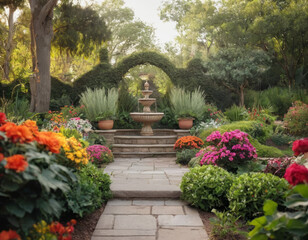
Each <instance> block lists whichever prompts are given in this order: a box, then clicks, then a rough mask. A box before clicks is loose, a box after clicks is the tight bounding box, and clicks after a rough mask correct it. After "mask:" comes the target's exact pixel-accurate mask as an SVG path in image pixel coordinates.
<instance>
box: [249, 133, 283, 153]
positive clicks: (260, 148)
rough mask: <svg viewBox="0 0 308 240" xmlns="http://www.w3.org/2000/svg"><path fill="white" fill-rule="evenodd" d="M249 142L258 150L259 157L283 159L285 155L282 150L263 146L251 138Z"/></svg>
mask: <svg viewBox="0 0 308 240" xmlns="http://www.w3.org/2000/svg"><path fill="white" fill-rule="evenodd" d="M249 141H250V142H251V144H252V145H253V146H254V147H255V148H256V151H257V154H258V157H283V156H284V155H285V154H284V153H283V152H282V151H281V150H280V149H278V148H275V147H272V146H266V145H263V144H261V143H259V142H258V140H256V139H253V138H251V137H250V138H249Z"/></svg>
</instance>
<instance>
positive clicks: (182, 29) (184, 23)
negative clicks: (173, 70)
mask: <svg viewBox="0 0 308 240" xmlns="http://www.w3.org/2000/svg"><path fill="white" fill-rule="evenodd" d="M216 4H217V3H216V1H212V0H205V1H204V0H166V1H164V2H163V4H162V6H161V13H160V18H161V19H162V20H164V21H173V22H175V23H176V28H177V30H178V33H179V35H178V36H177V38H176V40H177V42H178V44H179V45H180V49H181V55H182V59H183V64H182V65H185V63H187V62H188V61H189V60H191V59H192V58H195V57H199V58H207V57H208V56H209V55H210V54H211V50H212V48H213V46H214V39H213V36H212V35H213V32H211V31H209V29H207V28H205V26H204V22H205V20H206V19H208V18H209V17H211V16H212V14H213V13H214V12H215V11H216V9H217V6H216ZM166 50H168V49H166Z"/></svg>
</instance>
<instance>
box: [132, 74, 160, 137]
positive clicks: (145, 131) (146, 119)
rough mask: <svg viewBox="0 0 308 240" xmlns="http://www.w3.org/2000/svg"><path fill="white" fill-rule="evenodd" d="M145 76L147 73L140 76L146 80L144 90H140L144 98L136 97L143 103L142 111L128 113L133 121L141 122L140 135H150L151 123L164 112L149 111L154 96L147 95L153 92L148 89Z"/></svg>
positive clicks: (158, 119)
mask: <svg viewBox="0 0 308 240" xmlns="http://www.w3.org/2000/svg"><path fill="white" fill-rule="evenodd" d="M147 77H148V76H147V75H142V76H140V78H141V79H142V80H146V82H145V84H144V89H145V90H142V91H141V92H142V95H143V96H144V98H139V99H138V101H139V103H141V104H142V105H143V112H132V113H130V116H131V117H132V119H133V120H134V121H136V122H141V123H143V126H142V129H141V133H140V134H141V135H142V136H152V135H153V129H152V127H151V125H152V124H153V123H154V122H158V121H160V120H161V119H162V117H163V116H164V113H162V112H151V105H152V104H153V103H155V102H156V98H150V97H149V96H150V95H151V94H152V93H153V91H152V90H149V86H150V84H149V83H148V81H147Z"/></svg>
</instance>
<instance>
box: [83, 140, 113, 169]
mask: <svg viewBox="0 0 308 240" xmlns="http://www.w3.org/2000/svg"><path fill="white" fill-rule="evenodd" d="M87 152H88V155H89V159H90V162H92V163H93V164H95V165H97V166H101V165H102V164H104V163H110V162H112V161H113V154H112V151H111V150H110V149H109V148H108V147H106V146H103V145H92V146H89V147H88V148H87Z"/></svg>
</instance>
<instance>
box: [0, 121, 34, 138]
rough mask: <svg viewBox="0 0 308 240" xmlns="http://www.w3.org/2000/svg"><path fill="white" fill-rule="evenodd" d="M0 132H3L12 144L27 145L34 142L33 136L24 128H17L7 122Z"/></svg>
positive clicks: (0, 128)
mask: <svg viewBox="0 0 308 240" xmlns="http://www.w3.org/2000/svg"><path fill="white" fill-rule="evenodd" d="M0 131H2V132H5V133H6V136H7V137H8V138H10V139H11V141H12V142H13V143H17V142H19V143H28V142H32V141H34V136H33V134H32V132H31V131H30V129H29V128H28V127H26V126H17V125H16V124H15V123H12V122H8V123H6V124H4V125H2V126H1V127H0Z"/></svg>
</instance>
